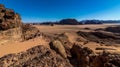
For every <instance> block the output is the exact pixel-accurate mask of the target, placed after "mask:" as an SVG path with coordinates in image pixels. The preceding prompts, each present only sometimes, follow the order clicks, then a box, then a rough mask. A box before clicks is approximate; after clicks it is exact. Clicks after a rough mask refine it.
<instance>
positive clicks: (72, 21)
mask: <svg viewBox="0 0 120 67" xmlns="http://www.w3.org/2000/svg"><path fill="white" fill-rule="evenodd" d="M104 23H120V20H82V21H77V20H76V19H62V20H60V21H56V22H42V23H39V22H36V23H29V24H34V25H38V24H41V25H53V24H58V25H81V24H104Z"/></svg>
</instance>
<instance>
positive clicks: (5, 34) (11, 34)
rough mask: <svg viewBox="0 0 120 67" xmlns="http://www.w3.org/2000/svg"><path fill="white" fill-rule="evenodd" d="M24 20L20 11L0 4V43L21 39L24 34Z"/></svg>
mask: <svg viewBox="0 0 120 67" xmlns="http://www.w3.org/2000/svg"><path fill="white" fill-rule="evenodd" d="M21 26H22V22H21V17H20V15H19V14H18V13H16V12H14V10H12V9H8V8H5V7H4V5H2V4H0V44H1V43H4V42H7V41H9V40H13V41H15V40H19V39H21V36H22V28H21Z"/></svg>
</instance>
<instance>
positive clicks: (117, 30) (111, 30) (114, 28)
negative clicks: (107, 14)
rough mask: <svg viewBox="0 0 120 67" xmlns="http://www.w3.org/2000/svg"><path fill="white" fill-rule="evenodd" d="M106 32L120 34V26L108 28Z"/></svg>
mask: <svg viewBox="0 0 120 67" xmlns="http://www.w3.org/2000/svg"><path fill="white" fill-rule="evenodd" d="M105 31H109V32H113V33H119V34H120V26H114V27H107V28H106V29H105Z"/></svg>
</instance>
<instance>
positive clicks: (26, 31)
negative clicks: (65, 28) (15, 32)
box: [22, 24, 42, 41]
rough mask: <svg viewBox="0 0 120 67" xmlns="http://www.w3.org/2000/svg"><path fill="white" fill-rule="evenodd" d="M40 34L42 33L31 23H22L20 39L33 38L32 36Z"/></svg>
mask: <svg viewBox="0 0 120 67" xmlns="http://www.w3.org/2000/svg"><path fill="white" fill-rule="evenodd" d="M40 35H42V33H41V32H40V31H39V30H38V29H37V28H36V27H34V26H33V25H30V24H24V25H22V39H23V41H24V40H29V39H33V38H35V37H37V36H40Z"/></svg>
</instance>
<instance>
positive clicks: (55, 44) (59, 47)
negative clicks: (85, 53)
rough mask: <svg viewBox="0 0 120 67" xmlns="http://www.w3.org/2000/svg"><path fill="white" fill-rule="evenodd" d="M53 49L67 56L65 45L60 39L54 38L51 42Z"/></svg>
mask: <svg viewBox="0 0 120 67" xmlns="http://www.w3.org/2000/svg"><path fill="white" fill-rule="evenodd" d="M50 47H51V49H54V50H55V51H56V52H57V53H59V54H60V55H61V56H62V57H64V58H67V54H66V51H65V48H64V46H63V45H62V43H61V42H60V41H59V40H54V41H52V42H51V43H50Z"/></svg>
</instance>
